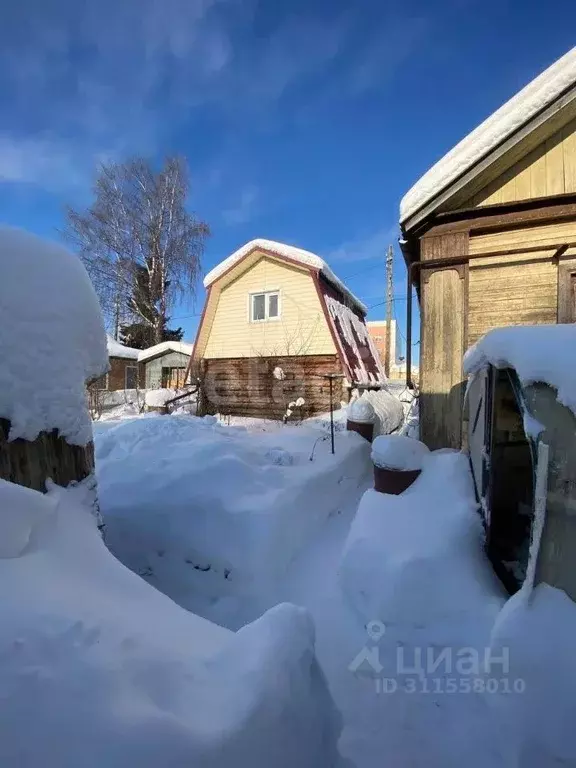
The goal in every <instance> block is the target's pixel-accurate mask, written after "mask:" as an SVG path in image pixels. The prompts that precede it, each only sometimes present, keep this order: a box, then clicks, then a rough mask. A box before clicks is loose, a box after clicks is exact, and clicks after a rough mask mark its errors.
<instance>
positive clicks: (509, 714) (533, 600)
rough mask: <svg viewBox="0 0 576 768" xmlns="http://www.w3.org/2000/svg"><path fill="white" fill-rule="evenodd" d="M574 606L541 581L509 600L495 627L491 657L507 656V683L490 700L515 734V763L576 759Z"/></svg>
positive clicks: (529, 766) (537, 766) (536, 765)
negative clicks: (532, 590)
mask: <svg viewBox="0 0 576 768" xmlns="http://www.w3.org/2000/svg"><path fill="white" fill-rule="evenodd" d="M575 637H576V605H575V604H574V603H573V602H572V600H570V598H569V597H568V596H567V595H566V593H565V592H562V591H561V590H559V589H555V588H554V587H550V586H549V585H548V584H539V585H538V586H537V587H536V589H535V590H534V592H532V593H530V592H529V591H528V590H525V589H523V590H521V591H520V592H517V593H516V594H515V595H514V596H513V597H511V598H510V600H508V602H507V603H506V604H505V606H504V607H503V608H502V611H501V612H500V614H499V615H498V618H497V620H496V623H495V625H494V628H493V630H492V642H491V653H492V656H493V658H496V659H504V665H505V668H504V670H501V669H500V668H499V669H498V674H497V675H493V674H492V675H491V676H492V677H494V676H496V677H498V678H505V679H506V680H507V685H506V686H503V685H500V686H498V689H497V692H496V693H489V692H488V693H487V695H486V701H487V703H488V704H489V705H490V706H492V707H493V708H494V710H495V712H496V717H497V718H498V720H499V722H501V723H502V727H503V728H505V729H506V730H507V731H508V732H509V733H510V734H511V736H512V738H511V743H512V744H513V745H515V747H516V748H517V754H516V755H514V758H515V762H514V765H521V766H522V767H523V768H541V766H551V765H574V764H576V731H575V730H574V691H575V690H576V655H575V654H574V638H575Z"/></svg>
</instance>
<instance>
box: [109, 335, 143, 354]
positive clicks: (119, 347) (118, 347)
mask: <svg viewBox="0 0 576 768" xmlns="http://www.w3.org/2000/svg"><path fill="white" fill-rule="evenodd" d="M106 346H107V347H108V357H123V358H125V359H126V360H137V359H138V353H139V352H140V350H139V349H134V348H133V347H125V346H124V344H120V342H119V341H116V339H114V338H112V336H110V335H109V334H107V335H106Z"/></svg>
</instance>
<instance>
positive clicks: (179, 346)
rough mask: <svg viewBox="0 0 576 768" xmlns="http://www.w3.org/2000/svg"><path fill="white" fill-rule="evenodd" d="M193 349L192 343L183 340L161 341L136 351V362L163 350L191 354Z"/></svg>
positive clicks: (156, 354)
mask: <svg viewBox="0 0 576 768" xmlns="http://www.w3.org/2000/svg"><path fill="white" fill-rule="evenodd" d="M193 350H194V344H188V343H186V342H185V341H162V342H160V344H155V345H154V346H153V347H148V349H141V350H139V351H138V362H139V363H141V362H143V361H144V360H150V359H151V358H152V357H157V356H158V355H163V354H164V352H182V354H183V355H191V354H192V352H193Z"/></svg>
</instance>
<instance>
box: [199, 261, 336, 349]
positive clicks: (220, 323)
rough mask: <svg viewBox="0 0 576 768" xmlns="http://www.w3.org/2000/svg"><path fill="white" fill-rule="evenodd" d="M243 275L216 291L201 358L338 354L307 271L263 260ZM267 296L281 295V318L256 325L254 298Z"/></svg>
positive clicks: (201, 344) (201, 343)
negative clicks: (253, 295) (252, 308)
mask: <svg viewBox="0 0 576 768" xmlns="http://www.w3.org/2000/svg"><path fill="white" fill-rule="evenodd" d="M245 267H246V265H245ZM238 271H239V270H238ZM238 271H237V272H236V274H235V276H232V279H231V281H230V282H227V284H225V285H223V286H222V287H221V288H220V287H219V286H217V285H216V284H215V285H214V286H213V290H212V291H211V294H213V297H212V298H211V299H210V301H209V303H208V305H207V309H206V313H205V314H206V316H205V320H204V323H203V326H204V328H203V331H202V336H203V338H202V339H199V350H198V353H197V354H198V357H204V358H209V359H216V358H232V357H234V358H236V357H256V356H259V355H264V356H268V355H287V354H293V355H321V354H335V352H336V348H335V345H334V341H333V339H332V336H331V334H330V329H329V326H328V324H327V322H326V319H325V317H324V313H323V310H322V306H321V304H320V299H319V297H318V294H317V291H316V288H315V285H314V281H313V278H312V275H311V274H310V272H309V271H308V270H307V269H305V268H302V269H299V268H297V267H295V266H292V265H289V264H286V263H283V262H281V261H280V260H275V259H273V258H270V257H267V256H262V255H261V256H260V257H258V258H256V259H251V260H250V261H248V262H247V268H244V270H243V271H240V273H239V274H238ZM223 282H224V280H223ZM265 290H268V291H269V290H279V292H280V317H279V319H278V320H268V321H262V322H250V318H249V296H250V294H251V293H255V292H258V291H265Z"/></svg>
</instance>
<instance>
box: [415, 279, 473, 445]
mask: <svg viewBox="0 0 576 768" xmlns="http://www.w3.org/2000/svg"><path fill="white" fill-rule="evenodd" d="M421 296H422V302H421V307H422V311H421V336H420V338H421V346H422V350H421V360H420V390H421V398H420V414H421V419H420V435H421V439H422V440H423V441H424V442H425V443H426V445H428V447H429V448H432V449H434V448H460V444H461V433H462V428H461V424H462V397H463V384H462V379H463V377H462V355H463V352H464V337H465V267H460V268H453V269H440V270H437V271H434V272H432V273H431V274H426V272H423V277H422V283H421Z"/></svg>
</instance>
